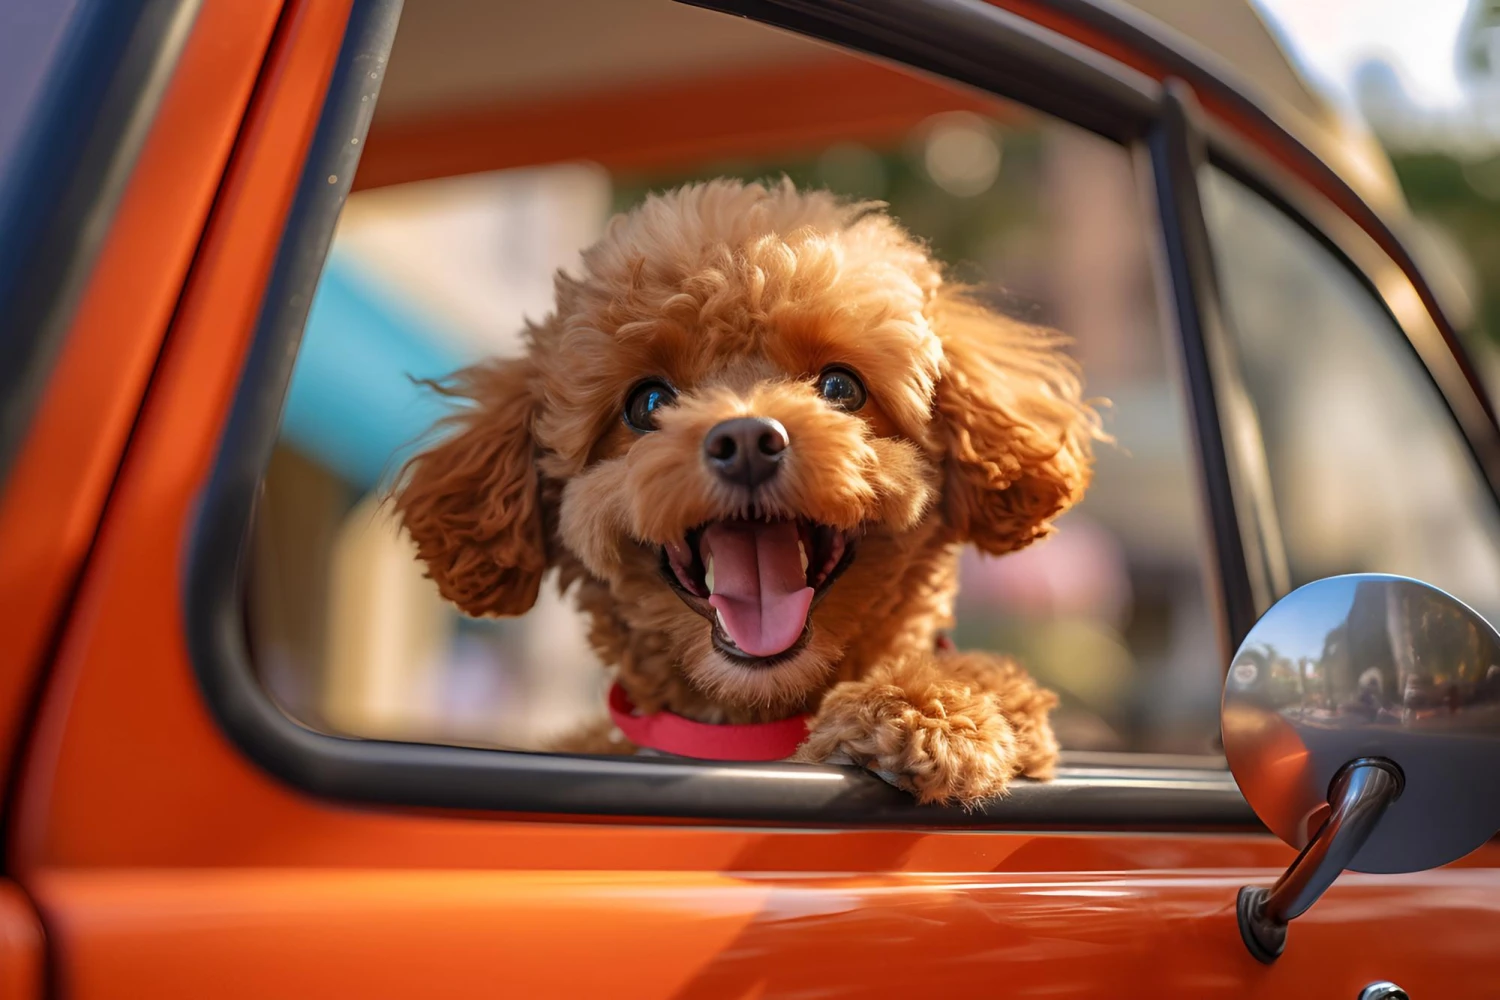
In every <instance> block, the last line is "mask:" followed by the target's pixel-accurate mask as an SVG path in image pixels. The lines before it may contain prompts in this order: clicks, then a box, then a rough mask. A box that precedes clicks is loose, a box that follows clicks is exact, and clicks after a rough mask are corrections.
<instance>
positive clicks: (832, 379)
mask: <svg viewBox="0 0 1500 1000" xmlns="http://www.w3.org/2000/svg"><path fill="white" fill-rule="evenodd" d="M818 395H819V396H822V397H823V398H824V399H826V400H828V402H830V403H832V404H833V405H834V406H836V407H838V408H839V409H840V410H846V411H848V412H849V413H853V412H854V411H855V410H857V409H859V408H860V407H861V406H864V405H865V384H864V383H863V382H861V381H860V380H859V376H858V375H856V374H854V373H853V372H851V371H850V370H849V369H847V368H825V369H824V370H823V374H821V375H819V376H818Z"/></svg>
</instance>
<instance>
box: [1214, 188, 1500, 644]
mask: <svg viewBox="0 0 1500 1000" xmlns="http://www.w3.org/2000/svg"><path fill="white" fill-rule="evenodd" d="M1204 204H1205V213H1206V215H1207V217H1208V222H1209V226H1210V231H1211V233H1212V234H1213V236H1214V238H1215V244H1214V251H1215V254H1216V258H1217V265H1218V270H1219V275H1220V282H1221V286H1222V291H1223V297H1224V303H1225V307H1226V310H1227V313H1228V319H1229V321H1230V322H1229V326H1230V328H1231V331H1232V335H1233V336H1234V338H1235V342H1236V344H1237V345H1238V350H1239V354H1240V360H1241V363H1242V365H1243V370H1244V379H1245V385H1246V388H1247V389H1248V391H1249V394H1250V396H1251V398H1252V400H1253V401H1254V404H1255V407H1256V409H1257V410H1258V413H1259V417H1260V423H1261V430H1262V434H1263V436H1264V440H1265V447H1266V456H1267V460H1268V463H1269V469H1270V476H1271V485H1272V492H1273V494H1274V498H1275V505H1276V514H1277V518H1278V519H1279V521H1280V526H1281V533H1282V536H1283V540H1284V542H1285V546H1286V556H1287V566H1288V570H1289V573H1290V576H1291V581H1290V582H1291V585H1292V586H1297V585H1300V584H1303V583H1307V582H1309V581H1311V580H1315V579H1318V578H1319V577H1324V576H1331V575H1334V574H1339V573H1355V572H1378V573H1395V574H1400V575H1404V576H1411V577H1415V578H1417V579H1420V580H1424V581H1426V582H1427V583H1430V584H1433V585H1435V586H1438V587H1441V588H1443V589H1445V590H1447V591H1449V592H1451V593H1452V594H1454V595H1455V596H1457V597H1459V598H1460V599H1462V600H1464V601H1466V602H1468V603H1469V604H1470V605H1471V606H1473V607H1474V608H1475V609H1476V610H1478V611H1479V612H1480V613H1481V614H1483V615H1485V616H1486V617H1487V618H1489V619H1490V620H1491V621H1500V516H1497V510H1496V505H1495V500H1494V496H1493V494H1492V493H1491V492H1490V490H1489V487H1488V485H1487V484H1486V483H1485V481H1484V479H1483V476H1482V475H1481V473H1480V471H1479V469H1478V467H1477V466H1476V465H1475V463H1474V460H1473V457H1472V455H1471V454H1470V452H1469V450H1468V446H1467V444H1466V443H1465V441H1464V439H1463V437H1462V435H1461V434H1460V432H1459V429H1458V426H1457V424H1456V423H1455V422H1454V420H1453V418H1452V415H1451V414H1450V412H1449V411H1448V408H1447V405H1446V403H1445V402H1444V401H1443V399H1442V396H1441V395H1440V394H1439V392H1438V389H1437V387H1436V385H1434V383H1433V382H1432V380H1431V379H1430V378H1429V376H1428V375H1427V372H1426V370H1425V368H1424V367H1423V366H1422V363H1421V361H1420V359H1419V358H1418V357H1417V355H1416V352H1415V351H1414V350H1413V349H1412V347H1411V346H1410V344H1409V343H1408V342H1407V341H1406V339H1405V337H1404V336H1403V335H1402V333H1401V331H1400V329H1399V328H1398V327H1397V326H1396V324H1395V322H1394V321H1393V320H1392V319H1391V317H1390V316H1389V314H1387V313H1386V312H1385V310H1384V308H1383V307H1382V306H1381V305H1380V303H1379V301H1378V300H1377V299H1376V298H1375V296H1374V294H1373V293H1372V292H1371V291H1370V290H1369V289H1368V288H1367V287H1366V286H1365V285H1363V284H1362V283H1361V282H1360V281H1359V280H1358V279H1357V278H1356V277H1355V276H1354V274H1353V273H1352V272H1351V271H1350V270H1349V269H1348V267H1347V266H1345V265H1344V263H1343V262H1342V261H1340V260H1338V259H1337V258H1335V257H1334V256H1333V254H1332V253H1331V252H1330V251H1328V250H1327V249H1326V248H1324V247H1323V246H1322V245H1321V244H1320V243H1318V242H1317V241H1316V240H1315V239H1314V238H1313V237H1312V236H1311V235H1309V234H1308V233H1307V232H1306V231H1305V230H1303V229H1302V228H1301V227H1300V226H1298V225H1297V224H1295V223H1294V222H1293V221H1292V220H1291V219H1289V218H1288V217H1287V216H1285V215H1284V214H1283V213H1281V212H1280V211H1278V210H1276V209H1275V208H1274V207H1272V206H1271V205H1269V204H1268V203H1267V202H1266V201H1265V200H1264V199H1262V198H1261V197H1260V196H1258V195H1256V194H1255V193H1254V192H1252V191H1250V190H1249V189H1248V188H1246V187H1245V186H1244V185H1242V184H1240V183H1239V182H1237V181H1235V180H1234V179H1232V178H1230V177H1228V176H1227V175H1225V174H1223V173H1222V172H1220V171H1217V170H1212V171H1209V172H1208V174H1207V177H1206V183H1205V185H1204Z"/></svg>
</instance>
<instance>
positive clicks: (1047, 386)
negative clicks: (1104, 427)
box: [928, 286, 1103, 555]
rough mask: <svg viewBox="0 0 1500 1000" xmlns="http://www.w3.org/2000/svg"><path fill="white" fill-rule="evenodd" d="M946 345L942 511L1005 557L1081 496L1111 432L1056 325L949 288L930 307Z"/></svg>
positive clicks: (941, 395)
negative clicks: (1097, 445)
mask: <svg viewBox="0 0 1500 1000" xmlns="http://www.w3.org/2000/svg"><path fill="white" fill-rule="evenodd" d="M928 318H929V320H930V321H931V322H932V324H933V328H934V329H935V331H936V332H937V334H938V337H939V339H940V340H941V341H942V345H943V363H942V368H941V372H940V375H939V381H938V386H937V403H936V412H937V418H938V420H937V422H938V429H939V433H940V434H941V435H943V437H942V440H943V443H944V446H945V449H946V451H947V459H946V461H947V469H946V476H945V483H944V488H943V509H944V516H945V518H946V520H947V522H948V524H949V526H950V527H951V528H952V529H953V531H954V533H955V534H956V535H957V536H958V538H959V539H960V540H962V541H967V542H970V543H972V544H973V545H974V546H975V547H976V548H978V549H979V550H980V551H982V552H986V553H988V554H990V555H1002V554H1004V553H1006V552H1012V551H1014V550H1016V549H1019V548H1022V547H1024V546H1026V545H1029V544H1031V543H1032V542H1033V541H1035V540H1037V539H1038V538H1043V537H1045V536H1046V535H1047V534H1049V533H1050V532H1051V530H1052V521H1053V519H1054V518H1056V517H1057V515H1059V514H1061V513H1062V512H1063V511H1065V510H1067V509H1068V508H1069V507H1070V506H1072V505H1073V504H1074V503H1076V502H1077V501H1078V500H1079V499H1080V498H1081V497H1082V496H1083V491H1084V489H1085V488H1086V487H1087V486H1088V483H1089V477H1090V474H1091V471H1092V463H1093V442H1094V441H1095V440H1098V439H1100V438H1102V437H1103V435H1102V434H1101V433H1100V429H1099V417H1098V414H1097V413H1095V411H1094V410H1093V408H1092V407H1090V406H1089V405H1088V404H1087V403H1086V402H1084V401H1083V400H1082V398H1081V392H1082V385H1081V383H1080V380H1079V376H1078V370H1077V366H1076V364H1075V363H1074V362H1073V361H1072V359H1071V358H1069V357H1068V356H1067V355H1066V354H1064V353H1063V351H1062V340H1061V338H1060V337H1059V336H1058V335H1057V334H1055V333H1052V332H1051V331H1048V330H1043V329H1040V328H1038V327H1033V326H1028V325H1027V324H1024V323H1020V322H1017V321H1014V320H1010V319H1006V318H1004V317H1002V316H1000V315H998V314H996V313H993V312H991V311H990V310H988V309H986V308H985V307H984V306H983V305H981V304H980V303H978V302H977V301H975V300H974V299H973V298H972V297H971V296H970V294H969V293H967V292H966V290H964V289H962V288H952V287H948V286H944V287H942V288H940V289H939V290H938V291H937V292H936V293H935V295H934V297H933V299H932V302H931V305H930V306H929V316H928Z"/></svg>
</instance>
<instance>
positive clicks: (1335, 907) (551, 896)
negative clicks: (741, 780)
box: [42, 870, 1500, 1000]
mask: <svg viewBox="0 0 1500 1000" xmlns="http://www.w3.org/2000/svg"><path fill="white" fill-rule="evenodd" d="M1250 874H1259V873H1248V872H1236V871H1223V870H1218V871H1203V872H1192V871H1186V872H1184V871H1157V872H1148V873H1139V874H1137V875H1134V876H1128V877H1127V876H1122V875H1120V874H1118V873H1109V872H1100V873H1093V874H1088V875H1084V876H1059V875H1055V874H1041V875H1030V874H1020V875H999V876H996V875H992V874H989V873H972V874H952V875H930V874H929V875H912V876H903V875H890V874H882V875H874V876H865V875H844V874H818V875H786V874H771V875H763V874H736V873H733V872H729V873H719V872H712V871H710V872H701V871H693V872H678V873H662V872H656V873H636V872H618V871H587V870H583V871H568V872H495V871H452V872H446V873H440V874H435V873H430V872H403V871H381V872H367V871H334V872H328V871H305V870H304V871H290V872H289V871H284V870H268V871H252V872H245V871H236V872H202V871H178V872H169V873H163V872H155V873H149V874H112V873H88V872H62V873H57V874H55V875H49V876H48V877H47V878H46V879H44V880H43V882H42V885H43V887H44V891H45V894H46V896H47V898H48V899H49V901H50V904H51V905H52V906H55V907H57V908H58V909H59V916H58V917H57V918H56V919H55V920H54V921H53V924H52V926H53V929H54V933H55V935H56V937H57V942H58V945H59V947H60V949H61V951H62V953H63V954H64V955H66V956H68V958H69V962H68V964H67V965H66V967H65V968H64V969H63V970H62V971H61V973H60V975H61V979H62V983H63V984H64V986H65V988H66V990H67V992H68V995H70V996H73V997H78V998H80V1000H106V998H114V997H132V996H139V995H141V994H142V992H143V990H144V989H145V988H147V987H149V990H150V993H151V995H152V996H154V997H158V998H160V1000H171V998H177V997H182V998H190V997H203V996H214V997H219V998H224V1000H231V998H238V997H245V998H251V997H270V996H292V995H299V996H352V995H358V996H362V997H371V998H379V997H392V998H395V997H411V996H422V997H448V996H452V997H465V996H516V997H555V996H589V997H598V996H607V997H613V998H618V1000H632V998H637V997H639V998H655V997H674V998H678V1000H722V998H726V997H772V996H816V997H851V998H852V997H903V998H904V997H914V996H943V995H959V996H974V995H983V994H986V993H989V992H991V991H992V992H993V993H994V994H995V995H999V996H1008V997H1045V996H1160V997H1195V998H1207V997H1266V998H1271V997H1277V998H1288V1000H1291V998H1298V997H1306V998H1308V1000H1324V998H1327V997H1349V998H1353V997H1354V996H1355V995H1356V994H1357V993H1358V991H1359V989H1360V988H1361V987H1362V986H1364V985H1365V984H1366V983H1369V982H1371V981H1373V980H1376V979H1384V978H1390V979H1394V980H1396V981H1397V982H1403V983H1409V984H1417V983H1421V984H1424V985H1426V984H1431V985H1432V986H1436V985H1437V984H1440V983H1441V984H1444V986H1443V988H1441V989H1437V988H1429V989H1428V990H1425V991H1423V993H1415V992H1414V995H1433V996H1438V995H1441V996H1445V997H1458V996H1477V995H1481V994H1482V993H1484V992H1485V990H1487V989H1488V987H1487V986H1471V987H1470V988H1469V989H1467V990H1464V989H1453V988H1452V986H1453V981H1452V979H1451V978H1450V977H1451V976H1452V973H1453V972H1455V971H1457V970H1460V969H1467V970H1469V971H1470V972H1472V971H1475V969H1474V965H1473V958H1474V956H1475V955H1477V954H1483V953H1484V952H1485V951H1486V949H1492V948H1493V935H1492V933H1491V932H1492V930H1493V928H1494V927H1495V926H1496V922H1497V918H1500V913H1497V909H1500V873H1496V872H1494V871H1492V870H1491V871H1485V872H1483V874H1482V875H1479V876H1477V877H1476V876H1475V874H1474V873H1471V872H1431V873H1427V874H1424V875H1421V876H1417V877H1415V878H1414V879H1411V880H1408V881H1405V882H1397V881H1396V880H1395V879H1392V878H1388V877H1387V878H1376V877H1359V876H1356V877H1351V878H1348V879H1346V880H1345V882H1343V883H1341V884H1340V886H1339V889H1338V890H1337V891H1336V892H1335V893H1333V894H1332V895H1330V896H1329V897H1328V898H1327V899H1325V900H1324V901H1323V902H1321V903H1319V905H1318V906H1317V907H1315V908H1314V909H1313V910H1312V911H1311V912H1310V913H1309V914H1308V915H1307V916H1306V917H1304V918H1303V919H1301V920H1299V921H1298V922H1297V924H1296V926H1295V928H1294V930H1293V940H1292V945H1291V946H1290V947H1289V948H1288V950H1287V954H1286V955H1285V956H1284V958H1283V959H1282V961H1281V962H1279V963H1277V964H1276V965H1275V966H1273V967H1269V968H1268V967H1266V966H1263V965H1260V964H1259V963H1257V962H1256V961H1255V960H1254V959H1253V958H1251V957H1250V955H1249V954H1248V953H1246V952H1245V950H1244V948H1243V946H1242V945H1241V943H1240V941H1239V939H1238V933H1239V932H1238V929H1237V927H1236V925H1235V922H1234V919H1233V909H1234V894H1235V890H1236V889H1237V888H1238V886H1239V885H1240V884H1242V883H1243V881H1244V879H1245V878H1246V877H1247V875H1250ZM1393 915H1399V918H1400V920H1401V922H1402V923H1403V924H1405V923H1406V922H1407V921H1411V922H1412V924H1413V925H1414V926H1420V927H1421V928H1422V932H1421V933H1420V934H1399V933H1392V926H1391V920H1392V917H1393ZM1377 941H1378V942H1379V947H1370V946H1369V944H1370V943H1372V942H1377ZM1334 955H1337V956H1339V960H1338V961H1331V960H1330V956H1334Z"/></svg>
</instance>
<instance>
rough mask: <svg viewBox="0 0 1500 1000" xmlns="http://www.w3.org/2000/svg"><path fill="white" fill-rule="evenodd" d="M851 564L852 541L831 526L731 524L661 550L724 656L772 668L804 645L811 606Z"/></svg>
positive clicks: (717, 524)
mask: <svg viewBox="0 0 1500 1000" xmlns="http://www.w3.org/2000/svg"><path fill="white" fill-rule="evenodd" d="M853 559H854V542H853V538H852V536H851V535H850V534H849V533H848V532H845V531H840V530H838V529H836V528H830V527H828V526H827V525H823V524H817V523H814V522H812V521H808V520H806V519H802V518H798V519H796V520H778V521H752V520H742V519H732V520H724V521H712V522H710V523H708V524H705V525H701V526H700V527H697V528H694V529H693V530H692V531H689V532H688V533H687V537H685V538H684V539H683V540H682V541H680V542H674V543H672V544H670V545H667V546H664V547H663V548H662V559H661V561H662V566H661V568H662V575H663V576H664V577H666V579H667V582H668V583H670V584H671V585H672V588H673V589H674V590H676V591H677V594H678V596H679V597H681V598H682V599H683V601H684V602H686V603H687V605H688V607H690V608H692V609H693V610H694V611H696V612H698V613H699V614H700V615H702V616H703V617H704V618H707V619H708V620H709V621H710V622H712V623H713V642H714V645H715V646H717V647H718V649H719V651H720V652H722V653H725V654H726V655H729V656H732V657H735V658H736V659H738V660H743V661H748V662H750V663H753V664H754V665H756V666H772V665H774V664H776V663H780V662H781V661H783V660H785V659H788V658H790V657H792V656H794V655H796V653H797V652H798V651H799V650H800V649H801V648H802V647H803V646H804V645H806V643H807V640H808V637H809V636H810V635H811V625H810V623H809V616H810V615H811V613H812V609H813V607H814V605H816V604H817V602H818V600H819V599H820V598H821V597H822V596H823V595H824V594H825V593H827V591H828V588H829V587H830V586H831V585H832V584H833V581H834V580H836V579H837V578H838V576H839V575H840V574H841V573H843V571H844V570H845V569H846V568H847V567H848V565H849V563H850V562H852V561H853Z"/></svg>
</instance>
